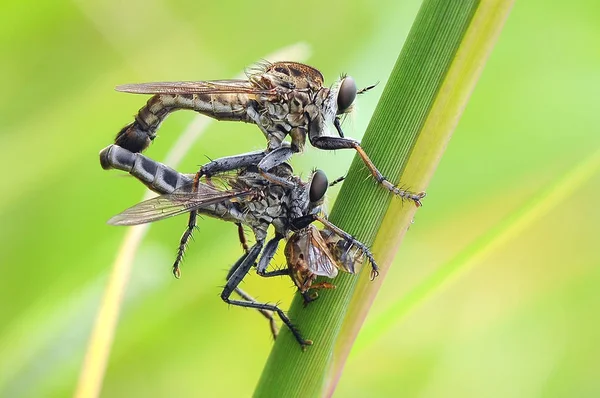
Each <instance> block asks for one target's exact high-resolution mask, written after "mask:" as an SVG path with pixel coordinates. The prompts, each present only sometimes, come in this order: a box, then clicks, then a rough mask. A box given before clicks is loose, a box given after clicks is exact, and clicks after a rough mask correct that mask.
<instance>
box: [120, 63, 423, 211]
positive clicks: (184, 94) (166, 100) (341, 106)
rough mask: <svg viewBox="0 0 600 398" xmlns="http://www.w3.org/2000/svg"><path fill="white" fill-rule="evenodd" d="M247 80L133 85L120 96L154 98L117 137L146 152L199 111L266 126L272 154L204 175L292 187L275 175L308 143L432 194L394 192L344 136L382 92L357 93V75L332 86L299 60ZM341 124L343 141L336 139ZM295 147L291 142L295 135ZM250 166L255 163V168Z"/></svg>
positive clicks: (217, 166) (224, 164) (219, 164)
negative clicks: (345, 123) (360, 98)
mask: <svg viewBox="0 0 600 398" xmlns="http://www.w3.org/2000/svg"><path fill="white" fill-rule="evenodd" d="M246 75H247V79H245V80H243V79H233V80H210V81H183V82H158V83H141V84H125V85H121V86H118V87H117V88H116V89H117V91H122V92H127V93H135V94H152V97H151V98H150V99H149V100H148V102H147V104H146V105H145V106H144V107H142V108H141V109H140V110H139V112H138V113H137V115H136V116H135V120H134V121H133V122H132V123H131V124H129V125H127V126H125V127H124V128H123V129H122V130H121V131H120V132H119V133H118V135H117V137H116V138H115V144H116V145H119V146H121V147H122V148H124V149H128V150H129V151H131V152H142V151H143V150H144V149H146V148H147V147H148V146H149V145H150V143H151V142H152V141H153V140H154V138H155V137H156V130H157V129H158V128H159V126H160V124H161V123H162V122H163V120H164V119H165V118H166V117H167V116H168V115H169V114H170V113H172V112H174V111H177V110H182V109H188V110H193V111H196V112H198V113H201V114H203V115H206V116H209V117H212V118H214V119H217V120H226V121H241V122H246V123H253V124H256V125H257V126H258V128H259V129H260V130H261V132H262V133H263V134H264V136H265V138H266V139H267V142H268V145H267V150H266V151H260V152H253V153H248V154H244V155H241V156H231V157H225V158H222V159H218V160H216V161H215V162H211V163H209V164H208V165H207V166H206V167H205V168H204V169H203V170H202V172H203V173H204V174H207V175H210V174H211V173H213V174H214V173H216V172H220V171H229V170H234V169H239V168H242V167H247V166H251V165H256V166H257V167H258V171H259V172H260V173H261V174H263V176H265V177H267V178H268V179H269V180H271V181H276V182H277V183H279V184H284V185H285V183H286V181H285V179H279V178H277V176H275V175H268V170H270V169H272V168H274V167H275V166H277V165H278V164H281V163H283V162H285V161H287V160H288V159H289V158H290V157H291V156H292V155H293V154H294V153H298V152H302V151H303V150H304V145H305V142H306V138H307V137H308V140H309V141H310V143H311V144H312V145H313V146H314V147H316V148H319V149H323V150H336V149H354V150H356V152H357V153H358V155H359V156H360V157H361V159H362V160H363V162H364V163H365V165H366V166H367V168H368V170H369V172H370V173H371V175H372V176H373V177H374V178H375V179H376V180H377V182H378V183H379V184H381V185H383V186H384V187H385V188H386V189H388V190H389V191H390V192H392V193H393V194H395V195H397V196H400V197H401V198H403V199H410V200H412V201H413V202H414V203H415V205H417V206H420V205H421V199H422V198H423V197H424V196H425V193H424V192H419V193H413V192H409V191H406V190H403V189H400V188H398V187H396V186H394V185H393V184H392V183H391V182H390V181H388V180H387V179H386V178H385V177H384V176H383V174H382V173H381V172H380V171H379V170H378V169H377V167H376V166H375V165H374V164H373V162H372V161H371V159H370V158H369V156H368V155H367V154H366V152H365V151H364V150H363V148H362V147H361V145H360V142H359V141H357V140H354V139H352V138H347V137H344V133H343V131H342V127H341V117H343V116H344V115H346V114H348V113H350V112H351V111H352V109H353V108H354V101H355V99H356V96H357V95H358V94H362V93H365V92H367V91H368V90H370V89H372V88H373V87H375V85H373V86H369V87H365V88H363V89H360V90H359V89H357V86H356V82H355V81H354V79H353V78H352V77H350V76H342V77H341V78H340V79H339V80H338V81H337V82H335V83H334V84H333V85H332V86H331V87H327V86H325V85H324V78H323V75H322V73H321V72H320V71H319V70H317V69H316V68H313V67H311V66H308V65H304V64H300V63H297V62H287V61H283V62H274V63H269V62H264V63H262V64H260V65H257V66H256V67H255V68H251V69H249V70H248V71H247V72H246ZM331 124H333V126H334V127H335V129H336V130H337V133H338V135H339V137H334V136H330V135H329V125H331ZM288 135H289V136H290V138H291V145H289V144H285V143H284V139H285V138H286V137H287V136H288ZM248 161H250V163H248Z"/></svg>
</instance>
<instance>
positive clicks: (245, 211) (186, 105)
mask: <svg viewBox="0 0 600 398" xmlns="http://www.w3.org/2000/svg"><path fill="white" fill-rule="evenodd" d="M323 83H324V82H323V75H322V74H321V73H320V72H319V71H318V70H317V69H315V68H312V67H310V66H308V65H304V64H300V63H295V62H275V63H263V64H261V65H258V66H257V67H256V68H255V69H252V70H248V71H247V80H214V81H195V82H162V83H144V84H129V85H123V86H118V87H117V90H118V91H125V92H130V93H138V94H152V95H153V96H152V97H151V98H150V100H149V101H148V102H147V104H146V105H145V106H144V107H143V108H141V109H140V111H139V112H138V114H137V115H136V117H135V120H134V122H133V123H131V124H129V125H127V126H125V127H124V128H123V129H122V130H121V131H120V132H119V134H118V135H117V137H116V140H115V144H114V145H111V146H109V147H107V148H105V149H103V150H102V151H101V152H100V162H101V165H102V167H103V168H104V169H111V168H115V169H119V170H123V171H127V172H129V173H130V174H131V175H133V176H134V177H136V178H138V179H139V180H140V181H141V182H143V183H144V184H145V185H146V186H148V187H149V188H150V189H152V190H154V191H155V192H157V193H159V194H160V196H158V197H156V198H153V199H150V200H147V201H145V202H142V203H139V204H137V205H135V206H133V207H131V208H129V209H127V210H125V211H124V212H122V213H120V214H118V215H117V216H115V217H113V218H112V219H110V220H109V223H110V224H114V225H135V224H141V223H147V222H152V221H156V220H160V219H163V218H167V217H171V216H175V215H178V214H182V213H189V220H188V226H187V229H186V231H185V232H184V234H183V236H182V238H181V241H180V244H179V249H178V253H177V257H176V260H175V263H174V264H173V273H174V275H175V276H177V277H179V275H180V271H179V266H180V263H181V260H182V258H183V254H184V251H185V248H186V245H187V242H188V240H189V238H190V236H191V234H192V232H193V230H194V228H195V226H196V218H197V216H198V214H203V215H209V216H212V217H216V218H220V219H223V220H225V221H230V222H233V223H235V224H237V226H238V231H239V236H240V241H241V243H242V246H243V247H244V254H243V255H242V256H241V257H240V258H239V259H238V261H237V262H236V263H235V264H234V265H233V266H232V267H231V269H230V271H229V273H228V275H227V283H226V285H225V287H224V289H223V292H222V293H221V298H222V299H223V300H224V301H225V302H227V303H229V304H232V305H237V306H242V307H248V308H255V309H257V310H259V311H260V312H261V313H262V314H263V315H264V316H266V317H267V318H268V319H269V320H270V324H271V330H272V332H273V334H274V336H276V334H277V328H276V325H275V321H274V314H275V313H277V315H278V316H279V318H280V319H281V320H282V321H283V323H284V324H285V325H286V326H287V327H288V328H289V330H290V331H291V332H292V334H293V335H294V337H295V338H296V340H297V341H298V343H299V344H300V345H301V347H302V348H304V347H305V346H306V345H310V344H312V342H311V341H310V340H306V339H304V338H303V337H302V335H301V333H300V331H299V330H298V329H297V328H296V327H295V326H294V325H293V324H292V322H291V321H290V319H289V318H288V317H287V316H286V315H285V313H284V312H283V311H282V310H281V309H280V308H279V307H277V306H276V305H271V304H266V303H259V302H257V301H255V300H254V299H253V298H252V297H251V296H249V295H248V294H246V293H245V292H243V291H242V290H241V289H239V287H238V285H239V284H240V282H241V281H242V279H243V278H244V277H245V275H246V274H247V273H248V272H249V271H250V270H251V268H252V267H256V270H257V273H258V274H259V275H261V276H264V277H271V276H279V275H289V276H290V277H291V279H292V280H293V281H294V283H295V285H296V286H297V287H298V290H299V291H300V293H301V294H302V296H303V298H304V300H305V303H308V302H310V301H312V300H314V298H316V293H315V289H318V288H332V287H334V286H333V285H332V284H330V283H328V282H319V283H315V280H316V278H317V276H326V277H329V278H333V277H335V276H336V275H337V273H338V269H340V270H343V271H346V272H349V273H356V272H358V271H359V270H360V268H361V266H362V264H363V262H364V259H365V258H366V259H367V260H368V262H369V263H370V264H371V277H372V278H374V277H376V276H377V274H378V268H377V264H376V262H375V260H374V258H373V255H372V254H371V252H370V250H369V249H368V248H367V247H366V246H365V245H364V244H362V243H361V242H359V241H358V240H356V239H355V238H353V237H352V236H351V235H350V234H348V233H347V232H345V231H343V230H342V229H340V228H338V227H337V226H335V225H334V224H332V223H331V222H329V221H328V220H327V218H326V215H325V214H324V213H323V211H322V209H321V206H322V203H323V198H324V195H325V192H326V190H327V188H328V186H329V185H330V184H329V183H328V181H327V177H326V176H325V174H324V173H323V172H322V171H319V170H317V171H315V172H313V173H312V175H311V177H310V179H309V181H307V182H304V181H302V180H301V179H300V178H299V177H297V176H295V175H294V174H293V171H292V169H291V167H290V166H289V165H288V164H287V163H286V162H287V160H289V159H290V157H291V156H292V155H293V154H294V153H296V152H301V151H302V150H303V148H304V145H305V142H306V137H307V136H308V139H309V141H310V143H311V144H312V145H313V146H315V147H317V148H321V149H325V150H335V149H344V148H354V149H355V150H356V151H357V153H358V154H359V155H360V157H361V158H362V160H363V161H364V163H365V165H366V166H367V168H368V169H369V171H370V172H371V174H372V175H373V177H374V178H375V179H376V180H377V181H378V182H379V183H380V184H381V185H383V186H384V187H385V188H386V189H388V190H389V191H390V192H392V193H393V194H395V195H396V196H399V197H400V198H402V199H406V200H411V201H413V202H414V203H415V205H416V206H420V205H421V199H422V198H423V197H424V196H425V193H424V192H420V193H413V192H410V191H407V190H403V189H399V188H397V187H396V186H394V185H393V184H391V183H390V182H389V181H388V180H387V179H386V178H385V177H384V176H383V175H382V174H381V173H380V172H379V170H377V168H376V167H375V165H374V164H373V163H372V162H371V160H370V159H369V157H368V156H367V154H366V153H365V152H364V151H363V149H362V147H361V146H360V143H359V142H358V141H356V140H354V139H351V138H346V137H344V134H343V131H342V129H341V121H340V117H341V116H343V115H344V114H346V113H348V112H350V111H351V110H352V107H353V104H354V101H355V99H356V96H357V94H362V93H364V92H366V91H368V90H370V89H371V88H373V86H369V87H366V88H364V89H362V90H357V87H356V83H355V82H354V79H352V78H351V77H349V76H343V77H342V78H341V79H340V80H339V81H338V82H336V83H335V84H334V85H333V86H331V87H325V86H324V85H323ZM180 109H189V110H194V111H196V112H199V113H202V114H204V115H207V116H210V117H213V118H215V119H217V120H231V121H243V122H247V123H254V124H256V125H257V126H258V128H259V129H260V130H261V131H262V133H263V134H264V136H265V138H266V139H267V142H268V145H267V149H266V150H264V151H256V152H250V153H245V154H241V155H235V156H229V157H224V158H220V159H217V160H213V161H211V162H209V163H207V164H205V165H203V166H202V167H201V168H200V170H199V171H198V172H197V173H196V174H191V175H186V174H182V173H179V172H177V171H175V170H173V169H171V168H169V167H167V166H165V165H163V164H160V163H158V162H156V161H154V160H152V159H149V158H147V157H145V156H144V155H142V154H141V153H139V152H142V151H143V150H144V149H145V148H147V147H148V145H149V144H150V142H152V140H153V139H154V138H155V136H156V130H157V129H158V127H159V126H160V124H161V122H162V121H163V120H164V119H165V118H166V117H167V115H168V114H170V113H171V112H173V111H176V110H180ZM329 125H333V126H334V127H335V128H336V130H337V133H338V135H339V136H338V137H336V136H331V135H329V134H328V133H329ZM288 135H289V136H290V139H291V142H290V143H287V142H285V141H284V139H285V138H286V137H287V136H288ZM336 181H339V180H336ZM316 221H318V222H319V223H321V224H322V225H323V226H324V228H323V229H321V230H319V229H317V228H316V226H315V225H314V223H315V222H316ZM242 226H247V227H249V228H250V229H251V230H252V232H253V234H254V238H255V243H254V245H252V246H251V247H248V245H247V243H246V240H245V236H244V232H243V227H242ZM269 226H273V228H274V230H275V236H274V237H273V238H271V239H269V240H267V229H268V228H269ZM284 239H287V244H286V247H285V255H286V259H287V262H288V267H287V268H285V269H279V270H274V271H268V270H267V268H268V265H269V263H270V262H271V260H272V258H273V256H274V255H275V252H276V250H277V247H278V245H279V243H280V241H281V240H284ZM234 292H235V293H236V294H238V295H239V296H240V297H241V299H232V298H231V295H232V294H233V293H234Z"/></svg>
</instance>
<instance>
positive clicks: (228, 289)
mask: <svg viewBox="0 0 600 398" xmlns="http://www.w3.org/2000/svg"><path fill="white" fill-rule="evenodd" d="M263 242H264V241H258V242H256V243H255V244H254V246H252V247H251V248H250V251H249V252H248V254H245V255H244V256H243V257H242V259H241V261H240V264H239V266H237V267H236V268H235V270H234V271H233V272H232V273H231V276H230V277H229V279H228V280H227V284H226V285H225V288H224V289H223V292H222V293H221V299H223V301H225V302H226V303H228V304H232V305H237V306H239V307H246V308H255V309H258V310H261V309H262V310H268V311H272V312H276V313H277V315H279V318H280V319H281V320H282V322H283V323H284V324H285V325H286V326H287V327H288V329H290V331H291V332H292V334H293V335H294V337H295V338H296V341H298V343H299V344H300V346H301V347H302V349H304V348H305V347H306V346H307V345H311V344H312V341H310V340H304V339H303V338H302V335H301V334H300V331H299V330H298V329H297V328H296V327H295V326H294V325H293V324H292V322H291V321H290V319H289V318H288V317H287V315H285V313H284V312H283V311H282V310H281V309H280V308H279V307H277V306H276V305H272V304H266V303H257V302H251V301H242V300H232V299H231V298H230V297H231V294H232V293H233V291H234V290H235V288H236V287H237V286H238V285H239V284H240V282H241V281H242V279H244V276H246V274H247V273H248V271H250V268H252V266H253V265H254V262H255V261H256V259H257V258H258V255H259V254H260V252H261V250H262V248H263V244H264V243H263Z"/></svg>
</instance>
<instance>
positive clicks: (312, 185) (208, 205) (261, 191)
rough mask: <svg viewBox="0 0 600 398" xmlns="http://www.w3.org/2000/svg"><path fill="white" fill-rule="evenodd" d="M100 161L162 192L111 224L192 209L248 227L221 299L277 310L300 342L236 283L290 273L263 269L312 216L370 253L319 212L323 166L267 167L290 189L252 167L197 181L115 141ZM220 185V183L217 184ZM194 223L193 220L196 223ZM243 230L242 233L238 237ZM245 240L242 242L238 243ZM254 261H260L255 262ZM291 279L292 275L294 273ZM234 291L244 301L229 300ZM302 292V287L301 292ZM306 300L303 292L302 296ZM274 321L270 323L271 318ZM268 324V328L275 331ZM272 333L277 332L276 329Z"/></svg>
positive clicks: (302, 342) (154, 218)
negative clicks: (300, 173)
mask: <svg viewBox="0 0 600 398" xmlns="http://www.w3.org/2000/svg"><path fill="white" fill-rule="evenodd" d="M100 161H101V164H102V166H103V167H104V168H105V169H111V168H115V169H119V170H124V171H127V172H129V173H130V174H131V175H133V176H134V177H136V178H138V179H139V180H140V181H142V182H143V183H144V184H145V185H146V186H148V187H149V188H150V189H152V190H154V191H156V192H158V193H161V194H162V195H161V196H158V197H156V198H153V199H149V200H147V201H144V202H141V203H139V204H137V205H135V206H133V207H131V208H129V209H127V210H125V211H123V212H122V213H120V214H118V215H116V216H114V217H113V218H111V219H110V220H109V221H108V223H109V224H113V225H136V224H142V223H147V222H152V221H157V220H161V219H164V218H167V217H171V216H175V215H178V214H182V213H186V212H190V213H191V212H196V213H197V214H204V215H208V216H211V217H215V218H219V219H223V220H226V221H230V222H234V223H236V224H237V225H238V228H240V226H241V225H246V226H248V227H250V228H251V229H252V231H253V234H254V237H255V244H254V245H253V246H252V247H250V248H249V249H247V250H246V253H244V255H242V257H240V259H239V260H238V261H237V262H236V263H235V264H234V265H233V266H232V268H231V270H230V271H229V273H228V277H227V283H226V285H225V288H224V289H223V292H222V293H221V298H222V299H223V300H224V301H225V302H227V303H229V304H233V305H237V306H242V307H248V308H255V309H258V310H259V311H261V313H263V315H265V316H267V317H269V316H268V312H269V311H270V312H272V313H277V315H278V316H279V317H280V319H281V320H282V321H283V323H284V324H285V325H286V326H287V327H288V328H289V329H290V331H291V332H292V334H293V335H294V337H295V338H296V340H297V341H298V342H299V343H300V345H301V346H302V347H305V346H306V345H309V344H311V341H309V340H305V339H304V338H303V337H302V336H301V334H300V332H299V330H298V329H297V328H296V327H295V326H294V325H293V324H292V323H291V321H290V320H289V318H288V317H287V316H286V315H285V314H284V313H283V311H281V309H279V307H277V306H276V305H271V304H265V303H258V302H256V301H255V300H253V299H251V298H250V297H249V296H247V295H246V296H244V294H245V293H243V292H240V291H239V289H238V285H239V283H240V282H241V281H242V279H243V278H244V276H245V275H246V274H247V273H248V272H249V270H250V269H251V268H252V267H253V266H256V269H257V273H258V274H259V275H260V276H263V277H270V276H278V275H290V272H289V269H281V270H275V271H267V267H268V265H269V263H270V262H271V260H272V258H273V256H274V255H275V252H276V250H277V247H278V245H279V242H280V241H281V240H282V239H284V238H287V237H288V236H289V235H290V234H291V233H292V232H293V231H300V230H303V229H304V228H306V227H307V226H308V225H310V224H311V223H313V222H314V221H319V222H321V223H322V224H324V225H325V227H326V228H327V229H328V230H329V231H331V233H332V234H336V235H337V236H339V237H340V238H343V239H348V240H349V242H350V244H351V245H353V246H356V247H358V248H359V249H360V250H361V251H362V252H364V253H368V256H369V258H370V259H371V260H372V255H371V254H370V252H369V250H368V248H367V247H366V246H365V245H363V244H362V243H360V242H358V241H356V240H355V239H354V238H352V237H351V236H350V235H348V234H347V233H345V232H344V231H342V230H341V229H340V228H338V227H336V226H335V225H333V224H332V223H330V222H329V221H328V220H327V219H326V218H325V217H323V216H322V215H321V214H320V209H321V204H322V203H323V198H324V195H325V192H326V190H327V187H328V182H327V177H326V176H325V174H324V173H323V172H322V171H319V170H317V171H315V172H314V173H313V174H312V176H311V178H310V180H309V182H303V181H302V180H301V179H300V178H298V177H295V176H293V174H292V170H291V167H290V166H289V165H288V164H287V163H282V164H280V165H279V166H277V167H276V168H275V169H272V170H270V172H271V173H274V175H276V176H277V177H278V178H282V179H285V180H286V181H289V182H291V183H292V185H293V188H290V189H288V188H286V187H284V186H281V185H279V184H276V183H272V182H270V181H269V180H267V179H265V178H264V177H263V176H262V175H261V174H260V173H259V172H258V171H257V170H256V167H251V166H250V167H248V168H245V169H242V170H240V171H239V173H238V174H237V175H234V176H230V177H227V176H225V177H221V176H213V177H211V178H204V180H203V181H199V180H198V179H197V178H196V177H197V174H196V175H185V174H181V173H179V172H177V171H175V170H173V169H171V168H169V167H167V166H165V165H163V164H161V163H158V162H156V161H154V160H152V159H149V158H147V157H145V156H143V155H142V154H140V153H132V152H130V151H128V150H126V149H123V148H121V147H119V146H117V145H111V146H109V147H107V148H105V149H104V150H102V151H101V152H100ZM220 184H224V185H222V186H218V185H220ZM194 225H195V224H194ZM270 225H273V227H274V229H275V237H273V238H272V239H270V240H269V241H268V242H266V244H265V241H266V236H267V229H268V227H269V226H270ZM192 230H193V228H190V226H189V225H188V229H187V230H186V232H185V233H184V235H183V237H182V240H181V242H180V246H179V252H178V255H177V258H176V261H175V263H174V265H173V273H174V274H175V275H176V276H179V264H180V262H181V259H182V257H183V252H184V250H185V247H186V246H185V243H186V242H187V239H188V238H189V235H190V234H191V232H192ZM242 235H243V233H242V234H240V237H241V236H242ZM242 243H243V244H244V243H245V241H243V242H242ZM257 260H258V261H257ZM371 265H372V269H373V275H376V274H377V272H378V271H377V264H376V263H375V261H374V260H372V263H371ZM292 278H293V277H292ZM234 291H236V292H238V293H239V294H240V295H242V297H243V298H244V300H234V299H231V298H230V296H231V294H232V293H233V292H234ZM302 293H303V295H304V293H305V292H302ZM304 297H305V299H306V297H307V296H304ZM270 319H271V320H272V318H270ZM271 325H273V323H271ZM273 329H274V328H273V326H272V330H273ZM274 334H275V332H274Z"/></svg>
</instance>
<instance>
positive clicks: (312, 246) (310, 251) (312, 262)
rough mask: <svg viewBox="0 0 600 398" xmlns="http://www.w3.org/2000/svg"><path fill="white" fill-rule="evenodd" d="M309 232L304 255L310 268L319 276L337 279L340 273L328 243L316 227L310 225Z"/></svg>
mask: <svg viewBox="0 0 600 398" xmlns="http://www.w3.org/2000/svg"><path fill="white" fill-rule="evenodd" d="M307 228H308V231H307V236H306V237H307V239H306V244H305V246H304V255H305V256H306V262H307V264H308V268H309V269H310V270H311V271H312V272H313V273H314V274H315V275H319V276H327V277H329V278H335V277H336V276H337V273H338V269H337V265H336V261H335V259H334V258H333V256H332V254H331V252H330V251H329V248H328V247H327V243H326V242H325V240H324V239H323V237H322V236H321V234H320V233H319V230H318V229H317V227H315V226H314V225H309V226H308V227H307Z"/></svg>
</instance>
